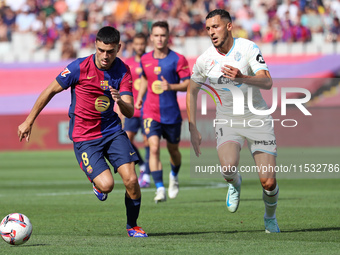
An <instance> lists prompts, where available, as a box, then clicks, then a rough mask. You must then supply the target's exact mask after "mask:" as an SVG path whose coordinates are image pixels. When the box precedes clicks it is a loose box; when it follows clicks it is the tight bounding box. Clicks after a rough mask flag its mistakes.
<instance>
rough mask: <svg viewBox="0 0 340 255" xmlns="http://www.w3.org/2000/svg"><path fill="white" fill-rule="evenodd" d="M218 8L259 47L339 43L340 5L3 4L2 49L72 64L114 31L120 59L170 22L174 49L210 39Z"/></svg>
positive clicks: (201, 0) (166, 0)
mask: <svg viewBox="0 0 340 255" xmlns="http://www.w3.org/2000/svg"><path fill="white" fill-rule="evenodd" d="M216 8H223V9H226V10H228V11H230V14H231V15H232V18H233V22H234V23H233V24H234V30H233V35H234V36H235V37H243V38H248V39H251V40H253V41H255V42H257V43H259V44H261V43H270V44H277V43H282V42H283V43H285V42H287V43H291V42H303V43H305V42H311V41H313V40H315V41H318V42H325V43H329V42H337V41H340V23H339V18H340V0H309V1H308V0H301V1H292V0H291V1H290V0H283V1H275V0H248V1H246V0H243V1H242V0H224V1H223V0H186V1H182V0H140V1H135V0H0V43H1V42H7V44H6V45H7V46H6V47H9V48H7V49H10V51H11V50H14V51H15V50H16V49H18V47H19V46H20V44H29V45H30V47H29V49H30V50H31V51H34V52H36V51H53V50H54V49H56V48H57V51H56V54H60V59H61V60H68V59H73V58H75V57H77V56H79V54H78V53H79V51H81V50H83V49H86V50H89V51H91V50H93V49H94V41H95V37H96V33H97V31H98V29H99V28H100V27H102V26H106V25H110V26H114V27H116V28H117V29H118V30H119V31H120V32H121V41H122V44H123V45H122V46H123V47H122V51H121V53H120V56H122V57H129V56H131V55H132V54H133V52H132V48H131V40H132V37H133V36H134V35H135V33H138V32H144V33H146V34H148V32H149V28H150V26H151V24H152V23H153V22H154V21H156V20H167V21H168V22H169V24H170V28H171V39H170V44H173V45H174V44H176V45H179V44H182V43H184V40H185V39H187V38H197V37H206V36H207V34H206V31H205V26H204V24H205V17H206V15H207V13H208V12H209V11H211V10H213V9H216ZM25 34H29V35H30V36H29V37H24V36H23V35H25ZM16 35H18V36H17V43H15V42H13V41H14V39H15V38H14V37H15V36H16ZM8 45H9V46H8ZM18 45H19V46H18ZM176 45H175V46H176ZM20 47H21V46H20ZM20 47H19V49H20ZM21 49H22V50H23V51H25V48H21ZM3 50H5V51H6V49H3Z"/></svg>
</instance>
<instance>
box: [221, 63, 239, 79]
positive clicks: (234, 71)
mask: <svg viewBox="0 0 340 255" xmlns="http://www.w3.org/2000/svg"><path fill="white" fill-rule="evenodd" d="M221 70H222V73H223V76H224V77H227V78H229V79H230V80H232V81H234V80H235V79H238V78H242V77H243V74H242V73H241V71H240V70H239V69H238V68H236V67H233V66H230V65H224V66H223V67H222V68H221Z"/></svg>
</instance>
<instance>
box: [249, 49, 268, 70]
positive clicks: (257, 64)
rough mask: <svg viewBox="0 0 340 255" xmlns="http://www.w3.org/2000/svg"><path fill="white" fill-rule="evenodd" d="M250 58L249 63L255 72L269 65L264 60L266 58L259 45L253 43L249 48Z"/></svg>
mask: <svg viewBox="0 0 340 255" xmlns="http://www.w3.org/2000/svg"><path fill="white" fill-rule="evenodd" d="M248 59H249V65H250V68H251V70H252V72H253V73H254V74H256V72H258V71H260V70H267V71H268V66H267V64H266V62H265V61H264V58H263V56H262V53H261V51H260V49H259V47H258V46H257V45H256V44H255V43H252V44H251V45H250V47H249V50H248Z"/></svg>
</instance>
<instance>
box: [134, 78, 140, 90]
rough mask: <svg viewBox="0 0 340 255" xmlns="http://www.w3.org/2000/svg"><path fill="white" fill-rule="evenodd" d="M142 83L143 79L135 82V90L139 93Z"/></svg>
mask: <svg viewBox="0 0 340 255" xmlns="http://www.w3.org/2000/svg"><path fill="white" fill-rule="evenodd" d="M140 82H141V79H140V78H138V79H136V80H135V82H134V83H133V87H134V88H135V90H137V91H139V88H140Z"/></svg>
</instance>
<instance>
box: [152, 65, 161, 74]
mask: <svg viewBox="0 0 340 255" xmlns="http://www.w3.org/2000/svg"><path fill="white" fill-rule="evenodd" d="M161 71H162V68H161V67H160V66H155V68H154V69H153V72H154V73H155V74H156V75H159V74H160V73H161Z"/></svg>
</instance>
